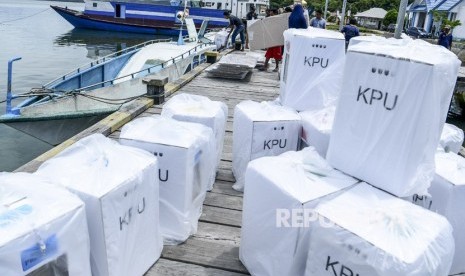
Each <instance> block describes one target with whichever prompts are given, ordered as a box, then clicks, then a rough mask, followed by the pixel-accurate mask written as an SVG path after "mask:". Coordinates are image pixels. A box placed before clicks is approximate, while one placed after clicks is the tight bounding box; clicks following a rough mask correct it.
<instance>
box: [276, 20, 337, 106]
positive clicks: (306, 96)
mask: <svg viewBox="0 0 465 276" xmlns="http://www.w3.org/2000/svg"><path fill="white" fill-rule="evenodd" d="M284 39H285V44H284V45H285V47H284V61H283V64H284V66H283V70H284V71H283V74H282V78H281V83H280V86H281V89H280V98H281V102H282V104H283V105H286V106H289V107H292V108H294V109H296V110H298V111H304V110H315V109H321V108H324V107H326V106H329V105H335V102H336V101H337V99H338V97H339V94H340V91H341V85H342V77H343V71H344V60H345V39H344V36H343V35H342V34H341V33H340V32H335V31H328V30H322V29H317V28H311V27H310V28H309V29H307V30H302V29H289V30H287V31H285V32H284Z"/></svg>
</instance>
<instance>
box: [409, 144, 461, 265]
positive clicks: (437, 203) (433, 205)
mask: <svg viewBox="0 0 465 276" xmlns="http://www.w3.org/2000/svg"><path fill="white" fill-rule="evenodd" d="M435 160H436V175H435V177H434V180H433V182H432V183H431V187H430V188H429V189H428V192H429V196H418V195H413V196H411V197H409V198H407V200H409V201H411V202H413V203H415V204H417V205H419V206H422V207H424V208H426V209H429V210H431V211H434V212H436V213H438V214H441V215H443V216H445V217H446V218H447V219H448V220H449V222H450V223H451V225H452V228H453V229H454V232H453V234H454V240H455V256H454V261H453V262H452V268H451V270H450V274H458V273H465V262H464V261H463V260H465V236H464V233H465V213H464V211H463V210H464V209H465V159H464V158H463V157H461V156H459V155H457V154H455V153H453V152H447V153H446V152H444V150H442V149H439V150H438V151H437V153H436V155H435Z"/></svg>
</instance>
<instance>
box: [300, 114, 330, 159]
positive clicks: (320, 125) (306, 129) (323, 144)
mask: <svg viewBox="0 0 465 276" xmlns="http://www.w3.org/2000/svg"><path fill="white" fill-rule="evenodd" d="M335 112H336V107H335V106H328V107H325V108H323V109H320V110H314V111H311V110H309V111H304V112H300V113H299V114H300V117H301V118H302V141H303V142H304V143H305V144H306V145H307V146H312V147H314V148H315V149H316V151H318V153H319V154H320V155H321V156H323V157H325V156H326V152H327V151H328V145H329V137H330V136H331V129H332V128H333V122H334V114H335Z"/></svg>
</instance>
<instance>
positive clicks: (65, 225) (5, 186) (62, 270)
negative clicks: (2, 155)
mask: <svg viewBox="0 0 465 276" xmlns="http://www.w3.org/2000/svg"><path fill="white" fill-rule="evenodd" d="M89 248H90V245H89V232H88V230H87V222H86V213H85V209H84V203H83V202H82V201H81V200H79V198H78V197H76V196H75V195H73V194H71V193H70V192H68V191H67V190H66V189H63V188H62V187H60V186H57V185H52V184H51V182H50V181H49V180H47V179H46V178H42V177H39V176H35V175H31V174H26V173H14V174H13V173H1V174H0V275H5V276H7V275H37V274H38V275H88V276H90V275H91V269H90V262H89V259H90V254H89V250H90V249H89Z"/></svg>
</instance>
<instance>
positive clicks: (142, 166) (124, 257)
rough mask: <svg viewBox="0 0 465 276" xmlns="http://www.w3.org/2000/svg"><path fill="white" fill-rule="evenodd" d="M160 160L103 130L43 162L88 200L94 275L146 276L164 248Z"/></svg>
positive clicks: (44, 169) (43, 170) (43, 171)
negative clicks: (159, 172)
mask: <svg viewBox="0 0 465 276" xmlns="http://www.w3.org/2000/svg"><path fill="white" fill-rule="evenodd" d="M157 170H158V166H157V160H156V158H155V157H153V156H152V155H150V154H149V153H147V152H144V151H142V150H139V149H135V148H131V147H126V146H121V145H119V144H118V143H117V142H115V141H113V140H111V139H109V138H106V137H105V136H103V135H101V134H94V135H91V136H88V137H86V138H84V139H82V140H80V141H78V142H77V143H75V144H74V145H72V146H70V147H69V148H67V149H66V150H64V151H63V152H61V153H60V154H58V155H56V156H55V157H53V158H52V159H50V160H48V161H46V162H45V163H44V164H42V165H41V166H40V168H39V169H38V171H37V174H39V175H42V176H48V177H50V178H53V180H54V181H55V182H56V183H58V184H60V185H63V186H65V187H67V188H68V189H69V190H70V191H71V192H73V193H75V194H76V195H77V196H79V197H80V198H81V199H82V201H84V202H85V204H86V213H87V222H88V226H89V235H90V244H91V264H92V275H111V276H114V275H125V276H127V275H142V274H144V273H145V272H146V271H147V270H148V269H149V268H150V267H151V266H152V265H153V264H154V263H155V261H156V260H157V259H158V258H159V257H160V254H161V250H162V247H163V244H162V238H161V232H160V225H159V206H158V180H157V175H156V172H157Z"/></svg>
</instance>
